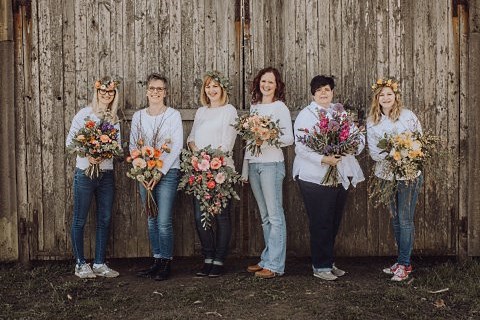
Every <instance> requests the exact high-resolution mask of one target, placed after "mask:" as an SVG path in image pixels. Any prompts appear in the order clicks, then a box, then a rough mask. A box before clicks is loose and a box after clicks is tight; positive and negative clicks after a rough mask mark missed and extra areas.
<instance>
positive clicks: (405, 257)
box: [390, 175, 423, 266]
mask: <svg viewBox="0 0 480 320" xmlns="http://www.w3.org/2000/svg"><path fill="white" fill-rule="evenodd" d="M422 184H423V176H422V175H420V176H419V177H418V178H416V179H415V180H410V181H403V180H400V181H398V186H397V194H396V198H395V199H392V202H391V203H390V210H391V211H392V214H393V220H392V225H393V232H394V233H395V241H396V243H397V249H398V260H397V263H398V264H401V265H404V266H409V265H410V256H411V254H412V250H413V242H414V235H415V225H414V216H415V207H416V205H417V200H418V194H419V192H420V188H421V187H422Z"/></svg>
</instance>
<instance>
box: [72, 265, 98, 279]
mask: <svg viewBox="0 0 480 320" xmlns="http://www.w3.org/2000/svg"><path fill="white" fill-rule="evenodd" d="M75 275H76V276H77V277H79V278H82V279H85V278H96V276H95V274H94V273H93V271H92V268H90V265H89V264H88V263H84V264H82V265H80V266H79V265H78V264H77V265H75Z"/></svg>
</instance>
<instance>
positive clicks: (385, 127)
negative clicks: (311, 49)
mask: <svg viewBox="0 0 480 320" xmlns="http://www.w3.org/2000/svg"><path fill="white" fill-rule="evenodd" d="M372 91H373V94H372V102H371V106H370V112H369V116H368V119H367V141H368V149H369V152H370V156H371V157H372V159H373V160H374V161H375V162H376V163H375V171H374V173H375V176H376V177H377V178H378V179H383V180H390V181H391V180H393V179H394V176H393V173H392V172H390V171H389V169H388V166H387V161H386V160H385V157H386V155H387V154H386V153H385V152H382V149H380V148H379V147H378V143H379V141H380V140H381V139H383V138H384V137H385V135H392V134H400V133H403V132H407V131H409V132H419V133H422V126H421V125H420V122H419V121H418V118H417V116H416V115H415V114H414V113H413V112H412V111H410V110H408V109H405V108H403V106H402V101H401V95H400V85H399V83H398V81H396V80H395V79H394V78H384V79H379V80H377V81H376V82H375V83H374V84H373V85H372ZM395 179H396V180H397V191H396V195H395V196H394V198H392V199H391V201H390V211H391V214H392V217H393V220H392V225H393V230H394V234H395V241H396V244H397V250H398V258H397V262H396V263H394V264H393V265H392V266H391V267H388V268H385V269H383V272H385V273H387V274H389V275H393V276H392V278H391V280H392V281H403V280H405V279H407V278H408V275H409V274H410V273H411V272H412V265H411V261H410V255H411V253H412V249H413V242H414V233H415V226H414V214H415V206H416V204H417V199H418V194H419V192H420V188H421V186H422V183H423V176H422V172H421V171H419V172H418V173H417V175H416V178H415V179H413V180H406V178H405V177H402V176H397V177H395Z"/></svg>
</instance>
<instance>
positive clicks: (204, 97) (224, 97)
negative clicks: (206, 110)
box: [200, 74, 228, 107]
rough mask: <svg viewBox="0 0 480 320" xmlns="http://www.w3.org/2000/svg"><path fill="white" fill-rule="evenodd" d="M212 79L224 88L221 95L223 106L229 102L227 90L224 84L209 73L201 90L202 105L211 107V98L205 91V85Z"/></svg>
mask: <svg viewBox="0 0 480 320" xmlns="http://www.w3.org/2000/svg"><path fill="white" fill-rule="evenodd" d="M212 81H213V82H215V83H216V84H218V86H219V87H220V89H221V90H222V93H221V95H220V105H222V106H223V105H225V104H227V103H228V93H227V90H226V89H225V88H224V87H223V86H222V84H221V83H220V82H218V81H217V80H215V79H214V77H212V76H211V75H208V74H207V75H206V76H205V77H203V84H202V91H201V92H200V103H201V104H202V106H207V107H210V99H209V98H208V96H207V94H206V93H205V87H206V86H208V85H209V84H210V83H211V82H212Z"/></svg>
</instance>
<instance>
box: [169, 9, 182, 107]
mask: <svg viewBox="0 0 480 320" xmlns="http://www.w3.org/2000/svg"><path fill="white" fill-rule="evenodd" d="M169 13H170V38H169V43H170V102H171V104H172V105H175V106H178V108H183V106H182V102H183V101H182V76H181V75H182V60H181V57H182V55H181V50H182V35H181V30H182V12H181V2H179V1H173V2H172V3H171V4H170V9H169Z"/></svg>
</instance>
